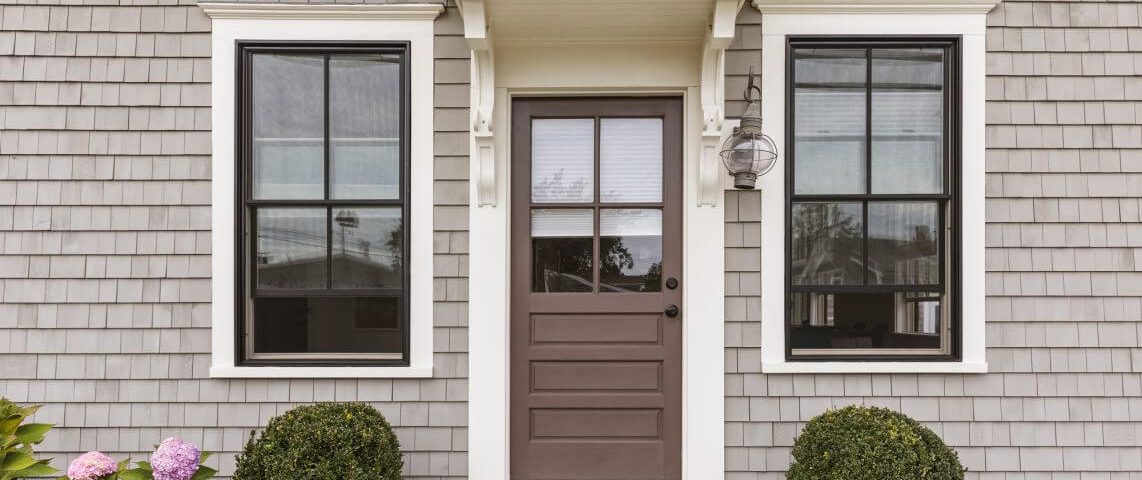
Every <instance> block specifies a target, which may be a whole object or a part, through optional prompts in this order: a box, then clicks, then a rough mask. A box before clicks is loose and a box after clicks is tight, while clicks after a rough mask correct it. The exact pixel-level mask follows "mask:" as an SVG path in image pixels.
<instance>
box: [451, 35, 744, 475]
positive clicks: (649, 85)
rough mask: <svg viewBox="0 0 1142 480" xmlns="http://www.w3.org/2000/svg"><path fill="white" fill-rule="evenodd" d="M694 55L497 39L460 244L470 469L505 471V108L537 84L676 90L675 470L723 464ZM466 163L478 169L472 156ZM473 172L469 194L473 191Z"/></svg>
mask: <svg viewBox="0 0 1142 480" xmlns="http://www.w3.org/2000/svg"><path fill="white" fill-rule="evenodd" d="M700 59H701V52H700V45H698V44H697V43H694V44H691V45H690V46H689V47H687V46H682V45H668V46H661V45H575V46H570V45H563V46H557V47H556V46H550V45H547V46H523V45H511V46H505V45H497V46H496V58H495V69H496V71H495V76H494V78H495V82H496V87H497V88H496V89H495V101H494V116H493V118H494V121H493V128H492V130H493V131H495V132H496V135H495V145H494V147H495V148H494V150H495V158H494V162H495V167H494V169H493V170H494V172H495V173H494V175H495V179H494V181H493V182H492V185H494V189H495V190H494V194H495V199H496V201H494V202H492V203H491V204H485V205H484V206H481V207H478V208H472V209H470V213H469V214H470V218H469V227H470V236H471V238H472V239H478V240H476V241H473V242H472V244H471V246H470V252H469V261H470V266H469V272H470V277H469V325H470V328H469V337H470V339H469V354H468V355H469V380H468V384H469V394H468V395H469V402H468V421H469V425H468V434H469V441H468V448H469V451H468V475H469V477H470V478H473V479H480V480H506V479H507V478H508V474H509V468H510V467H509V466H510V462H509V457H508V456H509V455H510V448H509V439H510V436H509V421H510V420H509V417H510V415H509V404H508V399H509V393H508V388H509V375H508V371H509V355H510V344H509V342H508V332H509V325H510V317H509V315H510V310H509V305H510V299H509V288H508V285H509V283H508V282H509V280H510V273H509V262H510V259H511V256H510V253H509V252H510V251H511V249H512V246H511V245H510V244H509V226H510V212H511V205H510V201H509V200H510V196H509V195H508V192H509V185H510V181H511V178H510V176H509V172H508V168H507V166H508V165H509V162H510V158H511V152H510V151H509V148H508V147H509V146H510V138H509V137H510V134H511V130H510V128H511V125H510V123H509V122H510V118H511V116H510V112H509V109H510V104H511V98H512V97H518V96H536V95H542V96H576V95H590V96H608V95H613V96H623V95H626V96H641V95H672V96H681V97H683V102H684V103H683V105H684V107H683V108H684V120H683V121H684V132H685V137H684V140H683V152H684V153H683V155H684V156H683V163H684V167H683V169H684V171H683V195H684V206H683V213H682V215H683V236H684V237H683V272H682V284H683V295H684V297H683V303H682V308H683V314H684V315H683V319H682V322H683V340H682V341H683V345H682V358H683V373H682V377H683V387H682V408H683V412H682V415H683V417H682V423H683V426H682V437H683V444H682V469H683V478H684V479H686V480H707V479H713V478H722V476H723V475H724V471H725V468H724V467H725V463H724V462H725V452H724V439H725V434H724V428H725V422H724V419H725V416H724V409H725V399H724V397H723V394H724V392H725V387H724V381H725V378H724V368H725V363H724V340H725V338H724V293H725V292H724V289H725V273H724V261H725V259H724V255H723V249H722V248H721V245H723V244H724V235H725V230H724V212H723V207H722V205H721V203H722V202H718V205H715V206H707V207H700V206H699V198H698V195H699V168H700V164H699V159H700V142H699V140H700V138H701V135H702V130H703V121H702V106H701V95H700V91H699V90H700V89H699V86H698V85H699V82H700V71H701V62H700ZM475 141H476V140H475V139H473V140H472V142H475ZM473 151H475V150H473ZM470 169H471V170H470V174H471V176H472V178H477V175H478V174H479V173H480V166H479V163H478V162H477V161H476V159H475V158H473V159H472V162H471V165H470ZM475 183H476V182H472V185H470V198H471V201H472V205H476V204H477V203H476V202H477V200H478V199H479V195H480V192H479V191H478V187H477V185H476V184H475Z"/></svg>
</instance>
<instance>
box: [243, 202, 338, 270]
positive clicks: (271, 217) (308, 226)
mask: <svg viewBox="0 0 1142 480" xmlns="http://www.w3.org/2000/svg"><path fill="white" fill-rule="evenodd" d="M325 216H326V210H325V209H324V208H260V209H258V210H256V212H255V221H256V222H257V237H258V239H257V251H256V252H254V259H255V260H254V264H255V265H256V267H257V282H258V285H257V286H258V288H259V289H299V288H325V277H326V270H325V261H326V260H325V259H326V255H327V253H328V252H327V250H326V231H325V228H326V218H325Z"/></svg>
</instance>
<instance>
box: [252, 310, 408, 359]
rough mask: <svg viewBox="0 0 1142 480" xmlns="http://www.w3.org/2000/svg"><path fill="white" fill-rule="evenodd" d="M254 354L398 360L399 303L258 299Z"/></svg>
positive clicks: (401, 342)
mask: <svg viewBox="0 0 1142 480" xmlns="http://www.w3.org/2000/svg"><path fill="white" fill-rule="evenodd" d="M253 309H254V332H255V335H253V337H254V353H261V354H275V353H277V354H282V353H357V354H367V353H372V354H378V353H392V354H400V353H401V352H402V350H403V346H404V338H403V334H402V333H401V331H400V320H401V300H400V297H286V298H255V299H254V306H253Z"/></svg>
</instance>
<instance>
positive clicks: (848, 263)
mask: <svg viewBox="0 0 1142 480" xmlns="http://www.w3.org/2000/svg"><path fill="white" fill-rule="evenodd" d="M792 228H793V231H792V245H791V247H792V249H791V253H792V255H793V259H792V265H791V267H792V270H791V271H792V275H793V284H794V285H860V284H862V283H864V260H863V258H864V255H863V251H862V250H863V248H862V243H863V238H862V237H863V229H864V219H863V215H862V213H861V205H860V204H859V203H797V204H794V205H793V211H792Z"/></svg>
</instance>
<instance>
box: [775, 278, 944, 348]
mask: <svg viewBox="0 0 1142 480" xmlns="http://www.w3.org/2000/svg"><path fill="white" fill-rule="evenodd" d="M789 321H790V325H789V341H790V346H791V347H792V348H794V349H814V350H822V349H878V348H881V349H939V348H941V347H942V345H943V342H942V341H941V338H940V337H941V334H942V333H941V332H942V330H941V322H942V311H941V296H940V295H939V294H938V293H927V292H924V293H899V292H898V293H892V292H886V293H824V292H822V293H793V294H792V309H791V311H790V315H789Z"/></svg>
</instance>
